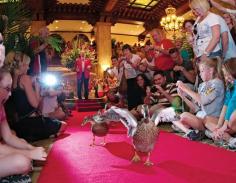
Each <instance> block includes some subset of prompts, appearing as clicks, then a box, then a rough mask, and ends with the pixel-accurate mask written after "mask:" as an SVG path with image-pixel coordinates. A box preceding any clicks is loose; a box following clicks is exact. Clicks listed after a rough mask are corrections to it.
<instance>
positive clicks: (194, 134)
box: [187, 130, 205, 141]
mask: <svg viewBox="0 0 236 183" xmlns="http://www.w3.org/2000/svg"><path fill="white" fill-rule="evenodd" d="M187 137H188V138H189V140H193V141H200V140H202V139H203V138H204V137H205V133H204V132H203V131H198V130H191V131H190V132H189V133H188V134H187Z"/></svg>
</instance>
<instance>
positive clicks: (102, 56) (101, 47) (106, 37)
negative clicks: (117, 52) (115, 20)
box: [96, 22, 112, 77]
mask: <svg viewBox="0 0 236 183" xmlns="http://www.w3.org/2000/svg"><path fill="white" fill-rule="evenodd" d="M96 44H97V58H98V75H99V76H100V77H102V76H103V73H104V71H105V70H106V69H107V68H108V67H110V66H111V54H112V48H111V23H107V22H97V23H96Z"/></svg>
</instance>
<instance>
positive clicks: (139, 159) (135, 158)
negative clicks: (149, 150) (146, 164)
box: [131, 151, 141, 163]
mask: <svg viewBox="0 0 236 183" xmlns="http://www.w3.org/2000/svg"><path fill="white" fill-rule="evenodd" d="M131 161H132V162H134V163H137V162H139V161H141V158H140V157H139V155H138V154H137V152H136V151H135V154H134V157H133V158H132V160H131Z"/></svg>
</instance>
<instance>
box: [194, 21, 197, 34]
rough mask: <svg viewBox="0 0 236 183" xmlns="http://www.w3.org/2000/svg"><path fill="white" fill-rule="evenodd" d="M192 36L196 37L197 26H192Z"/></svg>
mask: <svg viewBox="0 0 236 183" xmlns="http://www.w3.org/2000/svg"><path fill="white" fill-rule="evenodd" d="M193 34H194V35H195V36H196V35H197V24H195V25H194V26H193Z"/></svg>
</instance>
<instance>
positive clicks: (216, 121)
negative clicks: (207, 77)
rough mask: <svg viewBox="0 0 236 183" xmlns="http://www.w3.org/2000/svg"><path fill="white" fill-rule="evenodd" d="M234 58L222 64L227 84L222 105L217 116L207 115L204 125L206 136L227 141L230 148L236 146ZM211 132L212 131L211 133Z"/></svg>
mask: <svg viewBox="0 0 236 183" xmlns="http://www.w3.org/2000/svg"><path fill="white" fill-rule="evenodd" d="M235 68H236V58H232V59H229V60H227V61H226V62H225V63H224V64H223V68H222V70H223V73H224V78H225V82H226V84H227V89H226V95H225V101H224V106H223V109H222V111H221V114H220V117H219V118H214V117H209V118H207V119H206V121H205V126H206V128H207V129H209V130H210V132H209V131H207V132H206V135H207V134H208V135H207V136H208V137H211V138H213V139H215V140H223V141H226V142H228V145H229V147H230V148H236V138H233V136H234V135H235V134H236V70H235ZM212 132H213V133H212Z"/></svg>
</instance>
